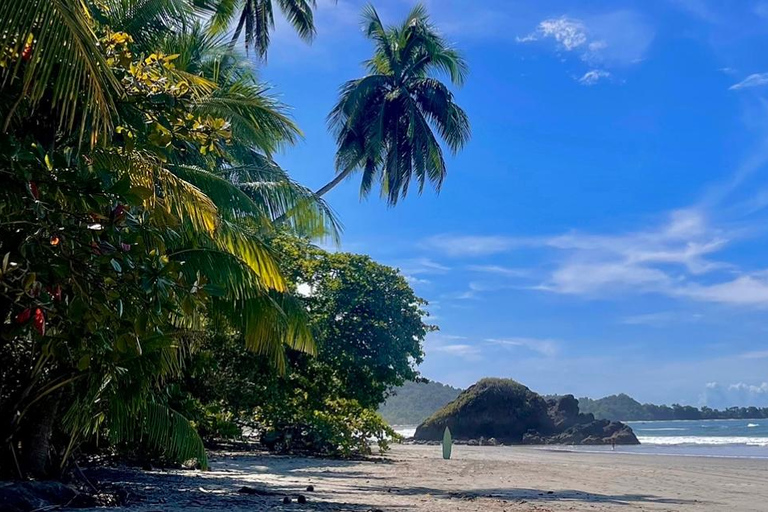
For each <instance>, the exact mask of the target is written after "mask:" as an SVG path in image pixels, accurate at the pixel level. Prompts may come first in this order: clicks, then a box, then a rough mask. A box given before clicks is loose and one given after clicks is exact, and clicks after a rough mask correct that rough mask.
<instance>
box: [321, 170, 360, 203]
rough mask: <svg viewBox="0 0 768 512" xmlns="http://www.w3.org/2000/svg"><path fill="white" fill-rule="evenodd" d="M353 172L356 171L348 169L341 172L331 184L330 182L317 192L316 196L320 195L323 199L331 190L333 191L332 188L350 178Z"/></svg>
mask: <svg viewBox="0 0 768 512" xmlns="http://www.w3.org/2000/svg"><path fill="white" fill-rule="evenodd" d="M353 170H354V169H346V170H344V171H341V172H340V173H339V174H337V175H336V177H335V178H333V179H332V180H331V181H330V182H328V184H327V185H325V186H324V187H322V188H321V189H319V190H318V191H317V192H315V195H318V196H321V197H322V196H324V195H325V194H326V193H328V191H329V190H331V189H332V188H334V187H335V186H336V185H338V184H339V183H341V182H342V181H344V178H346V177H347V176H349V174H350V173H351V172H352V171H353Z"/></svg>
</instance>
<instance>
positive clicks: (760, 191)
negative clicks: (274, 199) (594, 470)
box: [262, 0, 768, 406]
mask: <svg viewBox="0 0 768 512" xmlns="http://www.w3.org/2000/svg"><path fill="white" fill-rule="evenodd" d="M376 4H377V8H378V9H379V11H380V14H381V15H382V17H383V18H384V19H385V21H388V22H396V21H399V20H400V19H401V18H402V16H403V15H404V14H405V13H406V12H407V11H408V10H409V8H410V7H411V6H412V5H413V2H411V1H406V0H386V1H384V0H379V1H378V2H376ZM426 4H427V6H428V7H429V9H430V12H431V13H432V15H433V20H434V22H435V23H436V24H437V25H438V26H439V27H440V28H441V29H442V31H443V32H444V34H445V35H446V36H447V37H448V38H449V39H450V40H452V41H453V42H454V43H455V44H456V46H458V47H459V48H460V49H461V50H462V51H463V52H464V55H465V57H466V58H467V60H468V61H469V64H470V66H471V73H470V76H469V79H468V80H467V83H466V85H465V86H464V87H463V88H461V89H459V90H456V96H457V100H458V102H459V104H460V105H462V106H463V107H464V108H465V109H466V110H467V111H468V113H469V115H470V118H471V120H472V126H473V137H472V140H471V142H470V144H469V146H468V147H467V148H466V149H465V150H464V151H463V152H462V153H460V154H459V155H458V156H457V157H455V158H451V159H450V161H449V175H448V178H447V179H446V182H445V185H444V188H443V190H442V192H441V194H440V195H439V196H438V195H436V194H434V193H433V192H432V191H426V192H425V193H424V195H422V196H421V197H419V196H417V195H413V196H411V197H409V198H408V199H407V200H406V201H404V202H402V203H401V204H399V205H398V206H397V207H396V208H388V207H387V206H386V204H385V203H384V201H382V200H380V199H379V198H378V197H376V196H375V195H374V196H372V197H371V198H369V199H367V200H363V201H361V200H360V198H359V195H358V185H359V182H358V180H357V179H352V180H350V181H348V182H345V183H344V184H342V185H341V186H340V187H338V188H337V189H336V190H334V191H333V192H332V193H330V194H329V195H328V196H327V197H328V199H329V201H330V202H331V204H332V205H333V207H334V208H335V209H336V211H337V212H338V213H339V215H340V216H341V219H342V221H343V223H344V226H345V231H344V236H343V245H342V249H344V250H348V251H353V252H362V253H367V254H370V255H372V256H373V257H374V258H375V259H376V260H378V261H380V262H382V263H386V264H389V265H393V266H397V267H399V268H401V269H402V271H403V273H404V274H405V275H406V276H408V279H409V280H410V281H411V283H412V285H413V287H414V289H415V290H416V291H417V293H418V294H419V295H420V296H422V297H424V298H425V299H427V300H429V301H430V303H431V305H430V307H429V310H430V312H431V313H432V320H433V322H434V323H435V324H437V325H439V326H440V332H439V333H435V334H434V335H431V336H430V338H429V339H428V341H427V343H426V346H425V350H426V360H425V362H424V364H423V366H422V372H423V374H424V375H425V376H426V377H428V378H432V379H435V380H439V381H442V382H446V383H449V384H453V385H457V386H467V385H469V384H471V383H472V382H474V381H475V380H477V379H478V378H480V377H483V376H502V377H512V378H515V379H517V380H519V381H521V382H523V383H525V384H526V385H528V386H529V387H531V388H533V389H535V390H537V391H540V392H543V393H573V394H576V395H577V396H580V395H589V396H594V397H597V396H603V395H606V394H612V393H618V392H627V393H629V394H631V395H633V396H635V397H637V398H638V399H640V400H643V401H654V402H664V403H671V402H680V403H690V404H696V405H699V404H702V403H708V404H709V405H712V406H724V405H742V404H746V403H754V404H758V405H768V383H766V382H768V223H766V220H768V52H766V51H765V49H766V47H768V45H766V43H768V1H757V0H738V1H734V0H721V1H717V0H654V1H647V0H646V1H631V0H615V1H602V2H599V1H581V2H573V1H567V0H563V1H558V0H552V1H547V2H531V1H514V0H487V1H484V2H476V1H472V0H431V1H429V2H426ZM362 5H363V2H357V1H356V0H355V1H353V0H339V1H338V3H336V2H333V1H330V0H319V10H318V13H317V25H318V31H319V33H318V37H317V39H316V41H315V42H314V44H312V45H311V46H309V45H306V44H304V43H303V42H301V41H299V40H298V39H297V38H296V37H295V36H294V35H293V34H292V33H291V32H290V30H288V29H286V27H285V23H284V22H283V21H280V22H279V24H278V25H279V26H278V30H277V33H276V34H275V37H274V44H273V46H272V49H271V51H270V55H269V62H268V64H267V65H266V66H265V67H264V69H263V71H262V77H263V78H264V79H265V80H267V81H268V82H270V83H271V84H272V85H273V86H274V88H275V89H274V90H275V92H276V93H278V94H279V95H280V97H281V99H282V100H283V101H285V102H286V103H288V104H289V105H291V106H292V107H293V109H294V110H293V115H294V117H295V119H296V120H297V122H298V123H299V124H300V126H301V127H302V129H303V130H304V133H305V139H304V140H303V141H302V142H301V143H300V144H298V145H297V147H295V148H291V149H289V150H287V151H286V152H285V153H284V154H281V155H279V156H278V160H279V162H280V163H281V164H282V165H283V166H284V167H286V168H287V169H289V170H290V171H291V173H292V175H293V176H294V177H295V178H296V179H298V180H299V181H301V182H302V183H305V184H307V185H309V186H312V187H313V188H315V187H319V186H320V185H322V184H324V183H325V182H326V181H328V180H329V179H330V178H331V177H332V175H333V154H334V149H335V148H334V144H333V140H332V137H331V135H330V134H329V133H328V132H327V129H326V125H325V116H326V114H327V113H328V111H329V110H330V109H331V107H332V105H333V103H334V101H335V99H336V97H337V91H338V87H339V85H340V84H341V83H342V82H344V81H345V80H348V79H351V78H355V77H358V76H361V74H362V73H363V70H362V67H361V65H360V63H361V62H362V61H363V60H364V59H365V58H367V57H368V56H369V54H370V51H371V46H370V44H369V43H368V42H367V41H366V40H365V39H364V38H363V36H362V33H361V31H360V28H359V13H360V11H361V8H362Z"/></svg>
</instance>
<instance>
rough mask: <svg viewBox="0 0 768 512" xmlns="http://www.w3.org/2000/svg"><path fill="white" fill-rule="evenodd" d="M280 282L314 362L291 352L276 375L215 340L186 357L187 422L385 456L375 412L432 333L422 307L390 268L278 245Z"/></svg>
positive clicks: (294, 242)
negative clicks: (290, 295) (293, 287)
mask: <svg viewBox="0 0 768 512" xmlns="http://www.w3.org/2000/svg"><path fill="white" fill-rule="evenodd" d="M275 246H276V247H277V248H278V249H279V252H280V254H281V255H282V258H281V263H282V266H283V269H284V272H285V275H286V276H288V277H289V278H290V281H291V282H293V283H297V287H298V288H299V294H300V297H301V299H300V300H301V301H302V303H303V304H304V305H305V307H306V308H307V310H308V312H309V323H310V326H311V328H312V331H313V333H314V334H315V340H316V343H317V356H316V357H308V356H307V355H305V354H301V353H298V352H291V353H289V357H288V365H287V370H286V372H285V373H284V374H280V373H278V372H276V371H274V370H271V369H270V368H269V367H268V365H265V364H264V363H263V362H262V361H260V360H259V358H257V357H254V356H252V355H248V354H244V353H243V352H242V351H241V350H238V347H239V345H240V343H239V342H238V341H237V340H236V339H231V338H224V337H216V338H214V339H212V340H210V341H209V342H207V344H206V347H205V349H204V350H200V351H198V353H197V354H196V355H195V356H194V358H193V366H192V367H191V370H190V372H189V376H188V378H187V380H186V382H185V384H184V386H183V389H184V390H185V393H186V394H185V398H184V400H185V401H186V403H187V404H188V408H189V409H190V414H191V416H192V417H193V418H196V419H197V421H198V422H199V423H200V424H201V426H203V431H204V432H205V433H206V435H208V436H210V437H221V436H223V435H225V434H227V433H230V434H235V435H239V434H240V432H241V429H242V428H246V429H247V430H248V431H249V432H251V433H253V432H256V433H258V434H259V435H260V436H261V437H262V439H263V440H264V441H265V443H266V444H267V445H269V446H270V447H272V448H274V449H281V450H312V451H316V452H322V453H330V454H337V455H345V456H346V455H350V454H351V453H353V452H357V453H367V452H368V440H369V439H375V440H377V441H378V443H379V446H380V447H382V448H386V446H387V442H388V441H389V440H391V439H393V438H394V437H395V435H394V432H393V431H392V430H391V429H390V428H389V427H388V426H387V424H386V423H385V422H384V421H383V420H382V419H381V417H380V416H379V415H378V414H377V413H376V407H377V406H378V405H379V404H380V403H381V402H382V401H384V399H385V398H386V396H387V394H388V392H389V390H390V389H391V388H392V387H393V386H400V385H401V384H402V383H403V382H404V381H406V380H411V379H414V378H416V377H417V373H416V369H415V366H416V365H417V364H418V363H419V362H420V361H421V358H422V351H421V345H422V342H423V340H424V337H425V336H426V334H427V332H429V330H431V327H430V326H428V325H426V324H425V323H424V322H423V321H422V317H423V316H424V314H425V313H424V311H422V310H421V306H422V305H423V304H424V302H423V301H422V300H421V299H419V298H418V297H416V296H415V295H414V294H413V291H412V290H411V289H410V287H409V286H408V284H407V282H406V281H405V279H404V278H403V276H402V275H400V274H399V273H398V272H397V271H395V270H394V269H391V268H389V267H385V266H383V265H379V264H377V263H375V262H373V261H372V260H371V259H370V258H368V257H366V256H360V255H354V254H348V253H329V252H326V251H323V250H321V249H318V248H316V247H313V246H311V245H310V244H309V243H307V242H306V241H304V240H298V239H295V238H290V237H285V236H282V237H280V239H279V240H277V241H276V243H275Z"/></svg>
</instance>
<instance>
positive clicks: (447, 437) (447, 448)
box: [443, 427, 453, 460]
mask: <svg viewBox="0 0 768 512" xmlns="http://www.w3.org/2000/svg"><path fill="white" fill-rule="evenodd" d="M451 448H453V439H452V438H451V429H449V428H448V427H445V432H443V458H444V459H445V460H448V459H450V458H451Z"/></svg>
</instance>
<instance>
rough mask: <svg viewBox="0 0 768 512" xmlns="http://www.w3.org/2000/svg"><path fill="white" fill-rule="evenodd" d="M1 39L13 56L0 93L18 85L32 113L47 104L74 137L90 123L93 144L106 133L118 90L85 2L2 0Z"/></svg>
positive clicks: (1, 73)
mask: <svg viewBox="0 0 768 512" xmlns="http://www.w3.org/2000/svg"><path fill="white" fill-rule="evenodd" d="M0 35H1V36H2V38H3V44H4V45H5V46H6V47H7V48H8V51H10V52H11V54H12V55H14V56H15V60H10V61H9V62H8V63H7V66H6V67H5V68H4V69H2V68H0V78H2V82H1V84H2V85H1V87H2V88H6V87H8V86H9V85H10V84H12V83H14V82H15V81H17V80H20V81H21V91H22V93H21V94H22V98H27V99H28V100H29V101H30V104H31V105H32V106H33V107H34V106H36V105H38V104H39V103H40V102H41V101H42V100H43V98H47V99H48V100H49V101H50V104H51V105H52V106H53V107H54V108H55V109H57V110H58V111H59V113H60V114H59V115H60V120H61V124H62V126H63V127H64V128H65V129H67V130H69V131H72V130H73V129H74V125H75V122H76V121H77V120H80V123H81V126H80V130H81V132H82V131H84V130H85V128H86V125H87V124H88V123H90V131H91V133H90V134H89V135H90V136H91V142H92V143H94V142H95V140H96V138H97V137H98V136H99V135H105V134H107V133H109V131H110V130H111V129H112V125H113V119H112V116H113V112H114V111H115V98H116V97H118V96H119V95H120V86H119V84H118V82H117V79H116V78H115V76H114V75H113V74H112V72H111V70H110V69H109V66H108V65H107V63H106V60H105V59H104V57H103V55H102V53H101V51H100V49H99V47H98V39H97V37H96V35H95V34H94V32H93V29H92V20H91V18H90V16H89V12H88V9H87V7H86V4H85V2H84V0H4V1H3V2H2V3H0ZM30 38H31V44H29V42H30ZM22 98H19V100H21V99H22ZM13 113H14V112H13V111H12V112H11V114H10V115H9V116H8V119H7V120H6V127H7V125H8V122H9V121H10V118H11V115H12V114H13Z"/></svg>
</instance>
